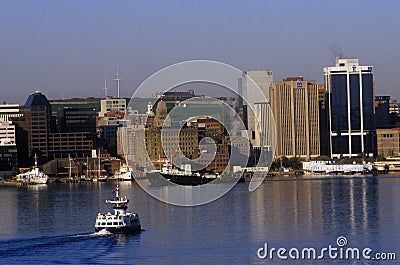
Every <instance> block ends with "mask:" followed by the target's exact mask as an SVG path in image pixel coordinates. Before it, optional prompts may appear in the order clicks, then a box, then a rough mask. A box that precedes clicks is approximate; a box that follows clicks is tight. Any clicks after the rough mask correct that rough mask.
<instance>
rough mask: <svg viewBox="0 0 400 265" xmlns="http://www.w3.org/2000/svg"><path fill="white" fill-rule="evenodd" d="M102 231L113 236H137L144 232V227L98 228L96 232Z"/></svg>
mask: <svg viewBox="0 0 400 265" xmlns="http://www.w3.org/2000/svg"><path fill="white" fill-rule="evenodd" d="M101 230H106V231H108V232H110V233H113V234H137V233H140V232H141V231H142V227H141V226H140V225H133V226H123V227H96V228H95V231H96V232H99V231H101Z"/></svg>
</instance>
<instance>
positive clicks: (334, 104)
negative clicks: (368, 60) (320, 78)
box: [324, 58, 376, 158]
mask: <svg viewBox="0 0 400 265" xmlns="http://www.w3.org/2000/svg"><path fill="white" fill-rule="evenodd" d="M372 70H373V67H372V66H360V65H359V63H358V59H340V58H337V59H336V66H333V67H326V68H324V76H325V87H326V91H327V96H328V102H327V103H328V115H329V117H328V120H329V138H330V139H329V140H330V153H331V157H332V158H335V157H337V158H338V157H356V156H369V157H371V156H373V155H374V154H375V149H376V148H375V142H376V141H375V122H374V84H373V71H372Z"/></svg>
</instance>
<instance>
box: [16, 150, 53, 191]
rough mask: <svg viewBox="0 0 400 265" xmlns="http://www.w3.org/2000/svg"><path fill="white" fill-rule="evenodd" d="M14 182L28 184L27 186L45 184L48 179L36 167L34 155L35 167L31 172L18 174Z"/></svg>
mask: <svg viewBox="0 0 400 265" xmlns="http://www.w3.org/2000/svg"><path fill="white" fill-rule="evenodd" d="M16 180H17V181H20V182H28V183H29V184H47V182H48V181H49V177H48V176H47V175H46V174H44V173H43V172H41V171H40V170H39V167H38V165H37V156H36V154H35V167H34V168H33V169H32V170H31V171H27V172H24V173H21V174H18V175H17V179H16Z"/></svg>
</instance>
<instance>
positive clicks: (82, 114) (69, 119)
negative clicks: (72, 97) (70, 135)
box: [57, 107, 96, 133]
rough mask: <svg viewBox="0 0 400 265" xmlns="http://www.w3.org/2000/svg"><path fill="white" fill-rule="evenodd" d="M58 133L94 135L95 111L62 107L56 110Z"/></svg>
mask: <svg viewBox="0 0 400 265" xmlns="http://www.w3.org/2000/svg"><path fill="white" fill-rule="evenodd" d="M57 129H58V132H91V133H96V109H93V108H70V107H64V108H59V109H58V110H57Z"/></svg>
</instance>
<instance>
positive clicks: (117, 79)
mask: <svg viewBox="0 0 400 265" xmlns="http://www.w3.org/2000/svg"><path fill="white" fill-rule="evenodd" d="M114 80H115V81H117V88H118V98H119V88H120V82H121V78H120V76H119V67H118V64H117V74H116V75H115V79H114Z"/></svg>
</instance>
